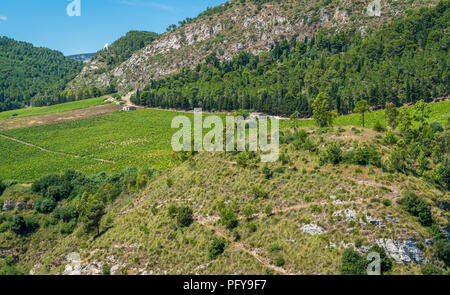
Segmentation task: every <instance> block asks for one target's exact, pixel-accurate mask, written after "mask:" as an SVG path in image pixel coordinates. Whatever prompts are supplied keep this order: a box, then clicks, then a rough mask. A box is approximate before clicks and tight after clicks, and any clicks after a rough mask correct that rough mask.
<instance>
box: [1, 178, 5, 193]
mask: <svg viewBox="0 0 450 295" xmlns="http://www.w3.org/2000/svg"><path fill="white" fill-rule="evenodd" d="M5 189H6V185H5V184H4V183H3V181H2V180H1V178H0V196H1V195H2V194H3V192H4V191H5Z"/></svg>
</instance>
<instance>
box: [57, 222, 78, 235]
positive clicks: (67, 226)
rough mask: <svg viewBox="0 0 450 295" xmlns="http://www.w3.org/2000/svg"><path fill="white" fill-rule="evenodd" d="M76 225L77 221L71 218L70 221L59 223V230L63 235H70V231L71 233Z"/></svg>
mask: <svg viewBox="0 0 450 295" xmlns="http://www.w3.org/2000/svg"><path fill="white" fill-rule="evenodd" d="M76 226H77V221H76V220H72V221H71V222H68V223H63V224H61V226H60V228H59V231H60V232H61V233H62V234H63V235H70V234H71V233H73V231H74V230H75V227H76Z"/></svg>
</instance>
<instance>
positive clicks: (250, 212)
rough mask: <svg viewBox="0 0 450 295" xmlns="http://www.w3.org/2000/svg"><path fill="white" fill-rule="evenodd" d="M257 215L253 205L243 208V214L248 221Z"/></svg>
mask: <svg viewBox="0 0 450 295" xmlns="http://www.w3.org/2000/svg"><path fill="white" fill-rule="evenodd" d="M255 213H257V210H256V208H255V207H254V206H253V205H252V204H250V203H249V204H247V205H245V207H244V208H242V214H244V215H245V217H247V219H250V218H251V217H253V215H254V214H255Z"/></svg>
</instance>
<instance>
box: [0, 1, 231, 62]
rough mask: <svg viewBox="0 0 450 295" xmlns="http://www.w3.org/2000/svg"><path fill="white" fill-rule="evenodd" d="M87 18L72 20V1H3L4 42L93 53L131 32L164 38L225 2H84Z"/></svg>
mask: <svg viewBox="0 0 450 295" xmlns="http://www.w3.org/2000/svg"><path fill="white" fill-rule="evenodd" d="M79 1H81V16H72V17H70V16H68V15H67V6H68V5H69V4H70V3H72V0H1V1H0V36H7V37H10V38H14V39H16V40H20V41H26V42H30V43H33V45H35V46H43V47H48V48H51V49H55V50H59V51H61V52H63V53H64V54H65V55H70V54H79V53H91V52H96V51H97V50H99V49H102V48H103V46H104V45H105V44H106V43H109V44H111V43H112V42H114V41H115V40H117V39H118V38H120V37H121V36H123V35H125V34H126V33H127V32H128V31H130V30H143V31H153V32H157V33H162V32H164V31H165V29H166V28H167V27H168V26H169V25H170V24H177V23H178V21H180V20H183V19H185V18H186V17H195V16H197V15H198V14H199V13H200V12H202V11H203V10H205V9H206V8H207V7H214V6H217V5H219V4H221V3H224V2H226V1H225V0H79Z"/></svg>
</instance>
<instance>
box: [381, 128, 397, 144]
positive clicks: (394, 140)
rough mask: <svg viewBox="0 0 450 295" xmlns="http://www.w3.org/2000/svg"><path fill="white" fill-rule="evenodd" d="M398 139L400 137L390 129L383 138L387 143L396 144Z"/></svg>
mask: <svg viewBox="0 0 450 295" xmlns="http://www.w3.org/2000/svg"><path fill="white" fill-rule="evenodd" d="M397 141H398V139H397V137H396V136H395V134H394V132H392V131H388V132H387V133H386V135H385V136H384V139H383V143H384V144H386V145H394V144H396V143H397Z"/></svg>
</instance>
